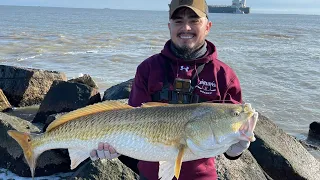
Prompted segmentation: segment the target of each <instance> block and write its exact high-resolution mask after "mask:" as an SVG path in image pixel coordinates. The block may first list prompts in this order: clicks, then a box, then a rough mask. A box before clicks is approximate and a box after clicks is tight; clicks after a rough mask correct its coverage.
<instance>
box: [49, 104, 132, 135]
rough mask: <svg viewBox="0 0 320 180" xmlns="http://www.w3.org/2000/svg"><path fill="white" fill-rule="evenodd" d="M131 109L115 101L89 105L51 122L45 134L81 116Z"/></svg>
mask: <svg viewBox="0 0 320 180" xmlns="http://www.w3.org/2000/svg"><path fill="white" fill-rule="evenodd" d="M131 108H133V107H131V106H129V105H127V104H123V103H120V102H117V101H105V102H102V103H97V104H93V105H89V106H86V107H83V108H80V109H77V110H74V111H71V112H69V113H67V114H65V115H62V116H61V117H60V118H58V119H57V120H55V121H53V122H52V123H51V124H49V126H48V128H47V132H48V131H50V130H52V129H53V128H55V127H57V126H59V125H61V124H64V123H66V122H68V121H72V120H74V119H77V118H79V117H82V116H87V115H90V114H95V113H99V112H105V111H111V110H120V109H131Z"/></svg>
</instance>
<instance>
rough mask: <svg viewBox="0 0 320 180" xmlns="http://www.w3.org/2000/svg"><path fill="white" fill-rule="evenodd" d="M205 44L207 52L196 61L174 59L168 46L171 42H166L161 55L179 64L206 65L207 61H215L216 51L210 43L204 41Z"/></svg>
mask: <svg viewBox="0 0 320 180" xmlns="http://www.w3.org/2000/svg"><path fill="white" fill-rule="evenodd" d="M206 42H207V52H206V54H205V55H204V56H203V57H201V58H198V59H194V60H188V61H186V60H183V59H180V58H178V57H176V56H175V55H174V54H173V53H172V51H171V49H170V44H171V43H172V42H171V40H169V41H167V42H166V44H165V46H164V48H163V50H162V51H161V54H162V55H164V56H166V57H167V58H168V59H170V60H171V61H173V62H177V63H179V64H194V63H201V64H202V63H207V62H209V61H212V60H215V59H217V51H216V47H215V46H214V45H213V44H212V43H211V42H209V41H207V40H206Z"/></svg>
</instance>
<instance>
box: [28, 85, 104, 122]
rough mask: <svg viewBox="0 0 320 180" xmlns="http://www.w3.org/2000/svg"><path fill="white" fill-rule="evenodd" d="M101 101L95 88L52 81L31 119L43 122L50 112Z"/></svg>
mask: <svg viewBox="0 0 320 180" xmlns="http://www.w3.org/2000/svg"><path fill="white" fill-rule="evenodd" d="M97 102H101V96H100V93H99V91H98V90H97V89H95V88H92V87H89V86H87V85H85V84H80V83H72V82H63V81H54V83H53V84H52V86H51V88H50V90H49V91H48V93H47V95H46V96H45V98H44V100H43V101H42V103H41V105H40V108H39V111H38V113H37V114H36V116H35V117H34V119H33V121H32V122H34V123H36V122H41V123H45V122H46V120H47V117H48V116H49V115H51V114H57V113H61V112H69V111H73V110H76V109H78V108H81V107H85V106H87V105H90V104H94V103H97Z"/></svg>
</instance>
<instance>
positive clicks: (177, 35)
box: [168, 7, 212, 53]
mask: <svg viewBox="0 0 320 180" xmlns="http://www.w3.org/2000/svg"><path fill="white" fill-rule="evenodd" d="M211 26H212V22H210V21H208V19H207V18H206V17H202V18H200V17H198V16H197V14H196V13H195V12H194V11H192V10H191V9H190V8H187V7H185V8H184V7H183V8H180V9H178V10H176V12H175V13H174V14H173V15H172V18H171V19H170V22H169V23H168V27H169V30H170V35H171V40H172V42H173V44H174V45H175V47H176V48H177V49H178V51H180V52H186V53H192V52H194V51H195V50H197V49H199V48H200V47H201V46H202V45H203V44H204V41H205V38H206V36H207V34H208V33H209V31H210V28H211Z"/></svg>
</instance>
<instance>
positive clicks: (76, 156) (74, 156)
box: [68, 149, 89, 170]
mask: <svg viewBox="0 0 320 180" xmlns="http://www.w3.org/2000/svg"><path fill="white" fill-rule="evenodd" d="M68 151H69V156H70V160H71V164H70V168H71V170H72V169H75V168H76V167H77V166H78V165H79V164H80V163H81V162H83V161H84V160H86V159H87V158H88V157H89V152H88V151H84V150H78V149H68Z"/></svg>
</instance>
